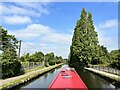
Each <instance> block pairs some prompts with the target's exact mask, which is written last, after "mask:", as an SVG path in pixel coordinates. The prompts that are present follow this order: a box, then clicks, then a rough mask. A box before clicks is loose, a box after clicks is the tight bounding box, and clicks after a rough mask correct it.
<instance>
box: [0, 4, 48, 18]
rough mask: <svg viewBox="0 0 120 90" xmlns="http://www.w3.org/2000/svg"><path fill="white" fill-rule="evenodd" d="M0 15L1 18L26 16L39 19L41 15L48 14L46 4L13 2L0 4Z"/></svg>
mask: <svg viewBox="0 0 120 90" xmlns="http://www.w3.org/2000/svg"><path fill="white" fill-rule="evenodd" d="M0 11H1V12H2V13H0V15H2V17H3V18H4V17H6V16H7V17H8V16H21V17H23V16H27V17H31V18H33V17H41V15H43V14H44V15H46V14H49V10H48V3H43V2H39V3H35V2H29V3H28V2H14V3H9V4H8V3H7V2H6V3H2V4H0Z"/></svg>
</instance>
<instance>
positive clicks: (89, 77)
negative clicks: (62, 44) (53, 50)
mask: <svg viewBox="0 0 120 90" xmlns="http://www.w3.org/2000/svg"><path fill="white" fill-rule="evenodd" d="M65 66H66V65H63V66H61V67H59V68H56V69H54V70H52V71H50V72H48V73H46V74H44V75H42V76H40V77H38V78H37V79H34V80H32V81H30V82H28V83H26V84H24V85H21V86H18V87H16V88H13V89H12V90H23V89H30V88H33V89H34V88H48V87H49V85H50V84H51V83H52V81H53V80H54V79H55V77H56V75H57V74H58V73H59V71H60V69H61V68H62V67H65ZM77 71H78V74H79V75H80V77H81V78H82V79H83V81H84V83H85V84H86V86H87V87H88V88H89V90H93V89H99V90H106V89H108V90H109V89H114V90H120V88H117V87H115V86H114V85H112V84H111V83H109V82H108V81H107V80H104V79H103V78H101V77H99V76H97V75H95V74H93V73H90V72H89V71H86V70H83V69H79V70H77Z"/></svg>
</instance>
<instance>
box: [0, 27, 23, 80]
mask: <svg viewBox="0 0 120 90" xmlns="http://www.w3.org/2000/svg"><path fill="white" fill-rule="evenodd" d="M0 33H1V38H0V39H1V41H2V45H1V47H0V50H1V51H2V55H1V56H2V59H1V63H2V78H7V77H12V76H16V75H18V74H21V73H23V72H24V70H21V64H20V62H19V61H18V59H17V52H16V49H17V48H18V46H17V43H18V41H17V39H16V38H15V36H14V35H9V34H8V32H7V30H5V29H3V27H0Z"/></svg>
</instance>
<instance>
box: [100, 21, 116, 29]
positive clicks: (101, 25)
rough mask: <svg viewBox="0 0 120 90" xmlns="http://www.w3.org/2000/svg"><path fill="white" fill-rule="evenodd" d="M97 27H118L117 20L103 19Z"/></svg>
mask: <svg viewBox="0 0 120 90" xmlns="http://www.w3.org/2000/svg"><path fill="white" fill-rule="evenodd" d="M98 27H99V28H101V29H108V30H109V28H116V27H118V21H117V20H115V19H114V20H108V21H105V22H104V23H100V24H99V26H98Z"/></svg>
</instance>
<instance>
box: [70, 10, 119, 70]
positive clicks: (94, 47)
mask: <svg viewBox="0 0 120 90" xmlns="http://www.w3.org/2000/svg"><path fill="white" fill-rule="evenodd" d="M68 63H69V65H70V66H77V64H79V65H81V66H82V65H83V66H84V65H87V64H93V65H94V64H97V65H98V64H104V65H109V64H110V66H111V67H114V68H118V69H120V50H113V51H111V52H110V53H109V52H108V50H107V48H106V47H104V46H103V45H102V46H100V45H99V41H98V35H97V32H96V31H95V27H94V24H93V20H92V14H91V13H90V12H88V13H87V12H86V11H85V9H84V8H83V10H82V12H81V16H80V19H79V20H78V21H77V24H76V26H75V28H74V35H73V38H72V45H71V46H70V53H69V57H68Z"/></svg>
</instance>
